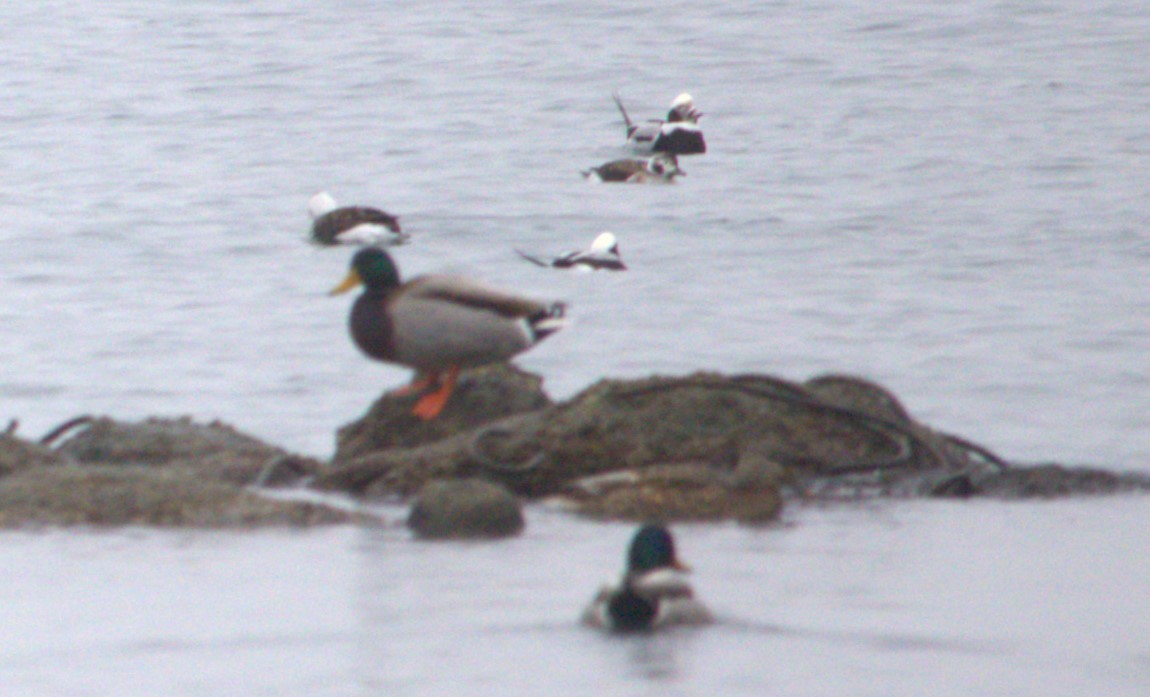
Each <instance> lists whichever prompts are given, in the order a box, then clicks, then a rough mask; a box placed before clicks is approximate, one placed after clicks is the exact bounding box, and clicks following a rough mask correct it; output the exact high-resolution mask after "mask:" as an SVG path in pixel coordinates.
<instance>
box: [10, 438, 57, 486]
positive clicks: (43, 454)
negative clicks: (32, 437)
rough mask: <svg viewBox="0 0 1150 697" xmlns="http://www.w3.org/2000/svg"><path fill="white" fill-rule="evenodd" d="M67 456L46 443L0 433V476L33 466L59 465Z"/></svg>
mask: <svg viewBox="0 0 1150 697" xmlns="http://www.w3.org/2000/svg"><path fill="white" fill-rule="evenodd" d="M67 461H68V458H67V457H65V456H63V455H61V454H60V453H57V452H55V451H54V450H52V449H51V448H49V447H48V446H46V445H42V444H40V443H35V442H32V441H29V440H24V439H23V438H19V437H17V436H16V435H15V434H12V433H4V434H2V435H0V477H4V476H6V475H9V474H12V473H14V472H21V471H23V470H26V469H31V468H34V467H44V466H47V465H61V464H65V463H67Z"/></svg>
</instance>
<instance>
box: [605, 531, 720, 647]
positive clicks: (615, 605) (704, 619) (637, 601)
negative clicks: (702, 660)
mask: <svg viewBox="0 0 1150 697" xmlns="http://www.w3.org/2000/svg"><path fill="white" fill-rule="evenodd" d="M687 570H688V567H687V566H686V565H684V564H683V563H682V562H680V561H679V560H678V558H677V557H676V556H675V541H674V539H673V538H672V537H671V533H670V531H668V530H667V528H665V527H663V526H662V525H653V524H651V525H644V526H643V527H641V528H639V531H638V532H636V533H635V537H634V538H633V539H632V540H631V549H630V550H629V551H628V552H627V570H626V571H625V572H624V573H623V579H622V581H620V583H619V584H618V585H608V586H605V587H604V588H603V589H602V590H600V591H599V594H598V595H596V596H595V599H594V600H593V601H592V602H591V606H590V607H588V608H587V609H586V610H585V611H584V613H583V623H584V624H588V625H591V626H593V627H601V628H605V629H612V630H615V631H637V630H650V629H656V628H659V627H666V626H673V625H692V624H696V625H697V624H707V623H709V622H712V621H714V617H713V616H712V615H711V612H710V610H708V609H707V608H706V606H704V605H703V604H702V603H700V602H699V601H698V600H696V599H695V594H694V591H692V590H691V585H690V584H689V583H688V582H687V579H686V578H685V577H684V572H686V571H687Z"/></svg>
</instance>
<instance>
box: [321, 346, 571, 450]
mask: <svg viewBox="0 0 1150 697" xmlns="http://www.w3.org/2000/svg"><path fill="white" fill-rule="evenodd" d="M418 399H419V395H418V394H413V395H404V396H395V395H393V394H390V393H388V394H385V395H383V396H382V397H381V398H380V399H379V400H377V401H376V402H375V404H373V405H372V406H371V408H370V409H369V410H368V412H367V414H365V415H364V416H363V418H361V419H359V420H358V421H355V422H352V423H350V424H348V425H346V426H344V427H343V428H341V429H339V432H338V433H337V435H336V452H335V456H334V457H333V458H332V460H333V462H336V463H346V462H350V461H352V460H354V459H355V458H357V457H361V456H363V455H367V454H370V453H374V452H379V451H382V450H388V449H391V448H410V447H414V446H419V445H424V444H427V443H434V442H436V441H439V440H442V439H444V438H447V437H449V436H451V435H454V434H457V433H460V432H462V431H470V430H473V429H475V428H476V427H478V426H482V425H483V424H487V423H490V422H492V421H497V420H499V419H502V418H505V417H508V416H512V415H514V414H521V413H524V412H531V411H536V410H538V409H542V408H543V407H546V406H548V405H550V404H551V400H550V399H549V398H548V397H547V395H546V394H545V393H544V392H543V379H542V378H541V377H540V376H538V375H534V374H532V373H527V372H524V371H522V370H520V369H518V368H516V367H515V366H513V365H510V364H496V365H491V366H487V367H484V368H478V369H475V370H469V371H467V372H465V373H463V374H462V375H460V378H459V383H458V384H457V386H456V388H455V392H454V393H453V394H452V395H451V399H450V400H449V401H448V403H447V407H446V408H445V409H444V410H443V413H441V414H440V415H439V416H438V417H437V418H435V419H433V420H431V421H421V420H420V419H418V418H416V417H415V416H413V415H412V414H411V409H412V407H413V406H414V405H415V402H416V401H417V400H418Z"/></svg>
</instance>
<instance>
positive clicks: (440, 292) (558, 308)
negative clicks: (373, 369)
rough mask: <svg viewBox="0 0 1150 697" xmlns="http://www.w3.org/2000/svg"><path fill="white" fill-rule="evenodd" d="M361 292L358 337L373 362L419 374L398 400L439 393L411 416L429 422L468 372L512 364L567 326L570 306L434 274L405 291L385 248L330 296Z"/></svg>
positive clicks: (352, 323)
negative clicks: (513, 359) (357, 289)
mask: <svg viewBox="0 0 1150 697" xmlns="http://www.w3.org/2000/svg"><path fill="white" fill-rule="evenodd" d="M359 285H363V286H365V290H364V292H363V293H362V294H361V295H360V296H359V297H358V298H357V299H356V301H355V304H354V305H352V308H351V316H350V318H349V328H350V329H351V337H352V339H353V340H354V341H355V344H356V346H358V347H359V348H360V350H361V351H363V352H364V353H365V354H367V355H368V356H369V357H371V358H374V359H376V360H380V361H387V362H389V363H398V364H400V365H405V366H408V367H409V368H414V369H415V371H416V375H415V379H414V380H413V381H412V383H411V384H410V385H407V386H406V387H403V388H401V389H400V390H398V391H397V392H395V393H393V394H412V393H415V392H422V391H424V390H427V389H429V388H433V387H434V388H435V389H434V391H432V392H429V393H426V394H424V395H423V396H422V397H420V399H419V401H417V402H416V404H415V407H414V409H412V412H411V413H412V414H414V415H415V416H417V417H419V418H420V419H423V420H425V421H428V420H431V419H434V418H435V417H436V416H438V415H439V413H440V412H441V411H443V408H444V407H445V406H446V405H447V399H448V397H450V396H451V392H452V391H453V390H454V389H455V381H456V378H457V377H458V376H459V371H460V370H461V369H463V368H472V367H476V366H481V365H487V364H489V363H500V362H503V361H507V360H509V359H510V358H511V357H512V356H514V355H516V354H518V353H521V352H523V351H526V350H527V349H529V348H531V347H532V346H534V345H535V344H537V343H539V342H540V341H542V340H544V339H546V338H547V337H548V336H550V335H551V334H553V333H555V332H557V331H559V330H560V329H562V328H563V327H564V326H565V324H566V323H565V321H564V319H563V314H564V312H565V310H566V306H565V305H563V303H543V302H539V301H536V300H529V299H527V298H522V297H519V296H516V295H512V294H510V293H507V292H505V291H502V290H498V289H495V288H492V287H490V286H486V285H483V284H481V283H477V282H475V281H471V280H468V279H465V278H459V277H456V276H445V275H438V274H432V275H426V276H416V277H415V278H413V279H411V280H410V281H408V282H407V283H400V280H399V270H398V269H397V268H396V267H395V262H394V261H392V259H391V256H390V255H389V254H388V253H387V252H385V251H383V250H382V249H379V248H378V247H365V248H363V249H361V250H359V251H358V252H356V253H355V256H353V257H352V259H351V270H350V271H349V272H348V274H347V278H345V279H344V280H343V282H342V283H341V284H339V285H338V286H336V287H335V288H334V289H332V291H331V294H332V295H337V294H339V293H344V292H347V291H349V290H351V289H352V288H355V287H356V286H359Z"/></svg>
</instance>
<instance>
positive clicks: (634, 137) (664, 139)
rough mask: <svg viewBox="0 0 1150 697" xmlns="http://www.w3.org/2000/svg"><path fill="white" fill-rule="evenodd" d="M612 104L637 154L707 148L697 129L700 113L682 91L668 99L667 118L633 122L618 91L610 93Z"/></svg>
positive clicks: (698, 152)
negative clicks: (616, 108) (621, 118)
mask: <svg viewBox="0 0 1150 697" xmlns="http://www.w3.org/2000/svg"><path fill="white" fill-rule="evenodd" d="M611 96H612V97H613V98H614V99H615V106H617V107H619V113H621V114H622V115H623V122H624V123H625V124H626V125H627V145H628V146H629V147H630V148H631V149H632V150H634V151H635V152H636V153H639V154H649V153H653V152H663V153H667V154H668V155H701V154H703V153H705V152H707V142H706V140H705V139H704V138H703V132H702V131H701V130H699V118H700V117H701V116H702V115H703V114H702V112H700V111H699V110H698V109H696V108H695V100H694V99H692V98H691V95H689V94H687V93H686V92H684V93H683V94H680V95H679V96H678V97H675V100H674V101H673V102H671V109H670V111H668V112H667V119H666V121H660V120H658V119H651V120H649V121H645V122H643V123H639V124H636V123H633V122H632V121H631V117H630V116H628V115H627V109H626V108H624V107H623V100H622V99H620V98H619V95H618V94H613V95H611Z"/></svg>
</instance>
